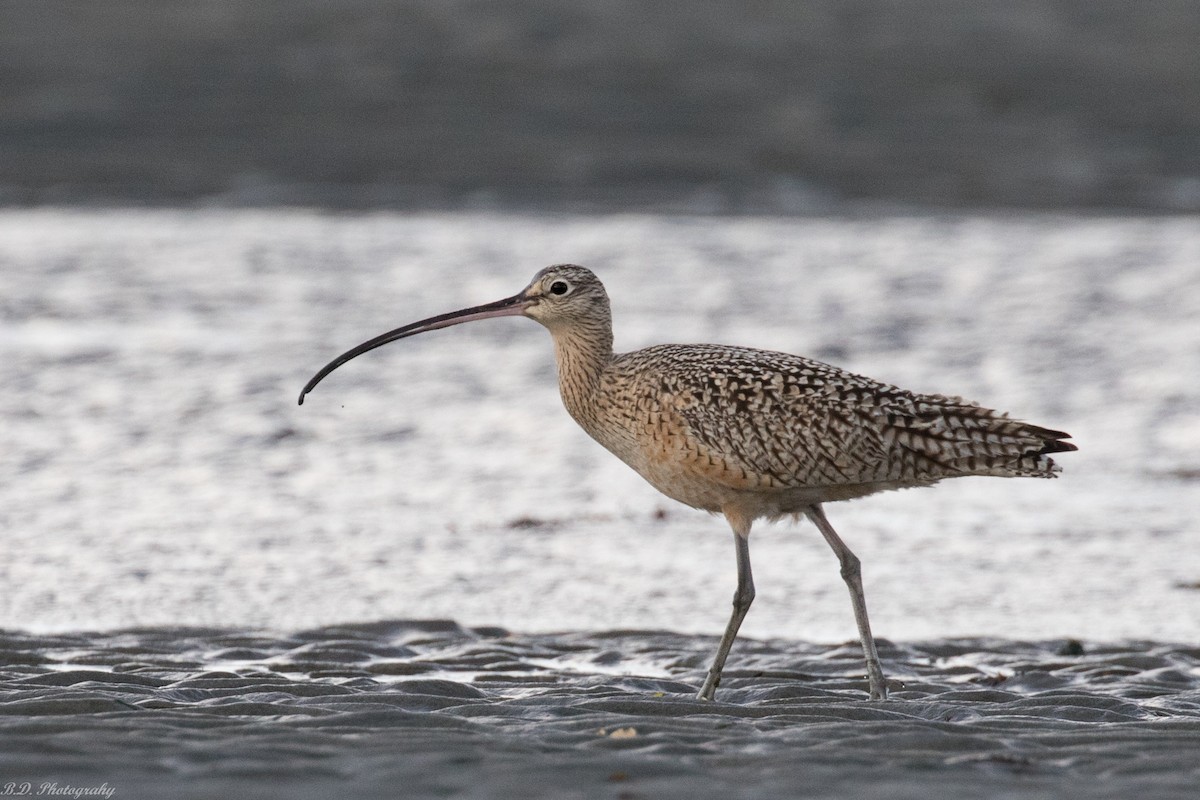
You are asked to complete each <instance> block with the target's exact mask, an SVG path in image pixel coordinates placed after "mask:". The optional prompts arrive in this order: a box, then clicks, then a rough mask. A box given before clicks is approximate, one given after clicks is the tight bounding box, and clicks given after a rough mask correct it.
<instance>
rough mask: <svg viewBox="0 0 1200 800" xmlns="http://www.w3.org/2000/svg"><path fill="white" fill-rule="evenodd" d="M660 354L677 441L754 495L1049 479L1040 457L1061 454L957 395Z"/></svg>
mask: <svg viewBox="0 0 1200 800" xmlns="http://www.w3.org/2000/svg"><path fill="white" fill-rule="evenodd" d="M671 347H672V346H667V348H671ZM663 355H666V356H669V358H666V359H664V363H666V364H669V365H670V366H669V368H664V369H661V370H658V371H657V375H656V377H657V388H656V391H657V392H658V393H659V402H660V403H661V404H663V406H664V407H669V408H671V409H673V410H674V411H675V413H676V414H677V415H678V419H680V420H682V423H683V425H684V426H685V427H686V431H684V432H683V435H684V436H685V437H686V438H689V439H690V440H691V441H693V442H695V443H696V444H697V445H699V446H700V447H702V448H703V449H704V450H705V451H706V452H707V453H708V454H709V456H710V457H712V458H715V459H720V460H722V461H723V462H725V463H726V464H728V465H729V467H730V468H731V470H732V472H733V473H734V474H740V473H745V475H746V479H747V480H748V481H749V484H756V485H758V486H761V487H762V488H796V487H819V486H838V485H846V484H859V483H877V482H899V483H911V484H913V485H919V484H922V483H929V482H932V481H936V480H940V479H941V478H946V477H952V476H956V475H971V474H975V475H988V474H991V475H1046V476H1049V475H1050V474H1051V473H1052V472H1053V471H1054V466H1053V462H1051V461H1050V460H1049V459H1048V458H1046V457H1045V456H1044V454H1045V453H1047V452H1054V451H1056V450H1059V449H1065V448H1071V447H1072V446H1071V445H1069V444H1066V443H1063V442H1060V441H1058V440H1060V439H1061V438H1063V437H1064V436H1065V434H1061V433H1059V432H1057V431H1049V430H1046V429H1044V428H1036V427H1035V426H1030V425H1026V424H1025V423H1021V422H1017V421H1015V420H1010V419H1008V417H1007V416H1005V415H1003V414H999V413H997V412H995V411H992V410H990V409H986V408H982V407H980V406H978V405H976V404H973V403H968V402H966V401H964V400H962V399H960V398H957V397H945V396H942V395H921V394H915V393H912V392H908V391H905V390H903V389H899V388H897V387H895V386H890V385H888V384H884V383H880V382H878V381H874V380H871V379H869V378H864V377H862V376H859V375H855V374H853V373H850V372H847V371H845V370H842V369H839V368H837V367H833V366H831V365H828V364H824V363H822V362H819V361H813V360H811V359H805V358H801V357H799V356H793V355H788V354H785V353H772V352H767V351H759V350H750V349H746V348H734V347H722V346H705V345H696V346H679V347H678V349H677V350H676V351H675V352H673V353H664V354H663ZM1048 443H1049V444H1048ZM1055 445H1057V447H1056V446H1055ZM1047 448H1050V449H1047ZM747 485H748V484H747Z"/></svg>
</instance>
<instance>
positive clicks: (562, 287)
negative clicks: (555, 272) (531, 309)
mask: <svg viewBox="0 0 1200 800" xmlns="http://www.w3.org/2000/svg"><path fill="white" fill-rule="evenodd" d="M569 291H571V286H570V284H568V283H567V282H566V281H555V282H554V283H552V284H550V294H566V293H567V292H569Z"/></svg>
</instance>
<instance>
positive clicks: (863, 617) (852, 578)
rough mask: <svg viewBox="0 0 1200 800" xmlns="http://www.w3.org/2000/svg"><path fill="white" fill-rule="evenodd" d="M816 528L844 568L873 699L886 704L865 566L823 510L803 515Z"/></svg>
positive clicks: (817, 509)
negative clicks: (864, 579)
mask: <svg viewBox="0 0 1200 800" xmlns="http://www.w3.org/2000/svg"><path fill="white" fill-rule="evenodd" d="M804 513H805V515H806V516H807V517H808V518H809V519H811V520H812V521H813V524H814V525H816V526H817V530H819V531H820V532H821V535H822V536H824V537H825V541H827V542H829V546H830V547H832V548H833V552H834V553H836V554H837V557H838V561H840V562H841V564H842V579H843V580H844V581H846V586H847V587H849V589H850V602H851V603H852V604H853V605H854V621H855V622H857V623H858V636H859V638H860V639H862V649H863V655H864V656H866V659H867V681H868V683H869V684H870V690H871V699H872V700H883V699H885V698H886V697H887V683H886V682H885V681H884V678H883V667H882V666H881V665H880V663H879V654H878V653H876V652H875V638H874V637H873V636H871V623H870V621H869V620H868V619H867V598H866V596H865V595H864V594H863V584H862V566H861V562H859V560H858V556H856V555H854V553H852V552H850V548H849V547H846V543H845V542H843V541H842V540H841V538H839V537H838V535H837V533H835V532H834V530H833V528H832V526H830V524H829V520H827V519H825V512H824V511H822V510H821V507H820V506H813V507H812V508H810V509H808V510H807V511H805V512H804Z"/></svg>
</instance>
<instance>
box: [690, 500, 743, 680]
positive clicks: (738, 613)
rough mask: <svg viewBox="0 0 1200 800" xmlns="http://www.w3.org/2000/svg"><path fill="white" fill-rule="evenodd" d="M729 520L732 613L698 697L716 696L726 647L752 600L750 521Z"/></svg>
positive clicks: (727, 653)
mask: <svg viewBox="0 0 1200 800" xmlns="http://www.w3.org/2000/svg"><path fill="white" fill-rule="evenodd" d="M726 516H729V515H726ZM730 523H731V524H732V525H733V539H734V543H735V544H736V545H737V571H738V572H737V591H736V592H734V593H733V614H732V616H730V617H729V624H728V625H726V626H725V635H724V636H722V637H721V645H720V646H719V647H718V648H717V657H716V658H714V659H713V663H712V667H710V668H709V670H708V677H707V678H705V679H704V686H703V688H701V689H700V694H698V695H696V697H698V698H699V699H700V700H712V699H713V697H714V696H715V695H716V693H717V686H718V685H719V684H720V683H721V670H723V669H724V668H725V659H726V658H728V657H729V650H730V649H731V648H732V647H733V640H734V639H735V638H737V632H738V628H740V627H741V626H742V620H744V619H745V618H746V612H747V611H749V610H750V604H751V603H753V602H754V576H753V575H751V574H750V524H749V522H744V523H742V521H741V520H738V521H737V522H735V521H734V519H730ZM739 528H742V529H744V530H739Z"/></svg>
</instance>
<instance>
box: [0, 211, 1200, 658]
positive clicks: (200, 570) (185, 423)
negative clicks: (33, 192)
mask: <svg viewBox="0 0 1200 800" xmlns="http://www.w3.org/2000/svg"><path fill="white" fill-rule="evenodd" d="M563 261H573V262H577V263H582V264H585V265H587V266H590V267H592V268H593V269H594V270H595V271H596V272H597V274H598V275H599V276H600V277H601V278H602V279H603V280H604V281H605V284H606V286H607V287H608V290H609V294H610V296H611V298H612V301H613V306H614V318H615V325H616V339H617V347H618V349H634V348H637V347H641V346H645V345H649V344H654V343H659V342H667V341H678V342H692V341H695V342H699V341H713V342H725V343H736V344H745V345H751V346H758V347H765V348H771V349H778V350H785V351H789V352H795V353H800V354H804V355H808V356H812V357H816V358H821V359H823V360H826V361H830V362H833V363H836V364H838V365H840V366H843V367H846V368H849V369H851V370H853V371H856V372H860V373H863V374H867V375H871V376H872V377H875V378H878V379H881V380H885V381H888V382H890V383H895V384H898V385H901V386H904V387H906V388H911V389H915V390H921V391H932V392H943V393H949V394H960V395H963V396H965V397H967V398H970V399H973V400H977V401H979V402H981V403H983V404H984V405H988V406H991V407H994V408H1000V409H1004V410H1007V411H1009V412H1011V413H1012V415H1013V416H1016V417H1021V418H1024V419H1028V420H1030V421H1032V422H1035V423H1038V424H1041V425H1045V426H1048V427H1054V428H1061V429H1064V430H1067V431H1069V432H1071V433H1072V434H1073V435H1074V437H1075V441H1076V443H1077V444H1078V445H1079V447H1080V451H1079V452H1078V453H1069V454H1064V455H1063V456H1062V457H1061V458H1060V459H1059V462H1060V463H1061V464H1062V465H1063V467H1064V472H1063V475H1062V477H1061V478H1060V479H1059V480H1056V481H1036V480H999V479H992V478H972V479H961V480H955V481H949V482H946V483H944V484H942V485H940V486H938V487H935V488H932V489H922V490H912V491H906V492H897V493H890V494H886V495H877V496H875V497H871V498H867V499H863V500H859V501H855V502H852V503H843V504H834V505H831V506H829V507H827V509H826V511H827V513H828V515H829V517H830V520H831V522H832V524H833V525H834V527H835V528H837V530H838V531H839V532H840V533H841V534H842V536H843V538H844V539H845V540H846V541H847V542H848V543H849V544H850V546H851V547H852V548H853V549H854V550H855V552H856V553H857V554H858V555H859V556H860V557H861V559H862V561H863V565H864V576H865V581H866V589H867V599H868V605H869V607H870V610H871V619H872V623H873V626H874V628H875V631H876V634H877V635H878V636H880V637H882V638H888V639H894V640H919V639H932V638H941V637H949V636H972V635H978V636H995V637H1012V638H1045V637H1061V636H1071V637H1079V638H1083V639H1088V640H1124V639H1155V640H1173V641H1185V642H1187V641H1192V642H1194V641H1195V640H1196V639H1197V638H1200V588H1198V587H1200V536H1198V534H1200V521H1198V519H1200V517H1198V515H1197V510H1198V505H1200V504H1198V500H1200V218H1197V217H1178V218H1170V217H1168V218H1138V217H1129V218H1123V217H1094V218H1093V217H1081V216H1066V215H1054V216H1043V215H1005V216H986V215H985V216H951V217H940V216H877V217H861V218H828V219H826V218H802V219H785V218H744V217H743V218H719V217H716V218H714V217H655V216H621V215H616V216H594V217H593V216H536V215H517V214H501V213H425V214H399V213H378V214H353V215H349V214H345V215H333V214H325V213H319V212H313V211H304V210H278V211H263V210H257V211H236V210H218V209H213V210H152V211H147V210H76V209H39V210H8V211H4V212H0V353H2V354H3V358H0V418H2V419H3V425H2V426H0V585H2V586H3V591H0V627H9V628H19V629H27V630H35V631H48V630H67V629H69V630H80V629H107V628H117V627H127V626H147V625H150V626H179V625H222V626H225V625H228V626H243V627H257V628H272V629H295V628H298V627H307V626H315V625H328V624H335V623H348V622H354V623H364V622H370V621H372V620H386V619H424V618H449V619H453V620H456V621H458V622H460V623H463V624H470V625H499V626H504V627H507V628H510V629H513V630H520V631H529V632H537V631H552V630H564V631H598V630H608V629H629V628H636V629H658V628H661V629H669V630H672V631H677V632H682V633H712V634H716V633H719V632H720V631H721V629H722V628H723V626H724V623H725V620H726V618H727V615H728V605H729V599H730V596H731V595H732V591H733V587H734V553H733V546H732V535H731V534H730V532H729V530H728V527H727V526H726V524H725V522H724V521H723V520H722V519H720V518H715V517H710V516H708V515H705V514H703V513H700V512H696V511H692V510H690V509H687V508H684V507H682V506H678V505H677V504H674V503H673V502H672V501H670V500H667V499H666V498H664V497H661V496H659V495H658V494H657V493H656V492H655V491H654V490H653V489H652V488H650V487H649V486H648V485H646V484H645V483H643V482H642V480H641V479H640V478H639V477H638V476H637V475H635V474H634V473H632V472H631V471H630V470H628V468H626V467H625V466H624V465H623V464H621V463H620V462H618V461H617V460H616V459H615V458H613V457H612V456H610V455H609V454H608V453H606V452H605V451H604V450H602V449H601V448H600V447H599V446H598V445H596V444H595V443H593V442H592V441H591V440H590V439H588V438H587V436H586V435H585V434H583V433H582V432H581V431H580V430H578V429H577V428H576V427H575V425H574V423H573V422H572V421H571V419H570V418H569V417H568V416H567V414H566V413H565V412H564V411H563V410H562V408H561V406H560V403H559V399H558V395H557V388H556V385H555V371H554V363H553V351H552V348H551V345H550V340H549V337H548V335H547V334H546V332H545V331H544V330H542V329H541V328H540V327H539V326H538V325H537V324H535V323H533V322H531V321H529V320H522V319H501V320H490V321H487V322H481V323H476V324H472V325H467V326H463V327H457V328H452V329H449V330H443V331H438V332H435V333H431V334H427V335H424V336H421V337H418V338H415V339H410V340H405V341H404V342H399V343H396V344H393V345H389V346H388V347H386V348H382V349H380V350H376V351H374V352H372V353H370V354H368V355H366V356H363V357H360V358H359V359H357V360H355V361H354V362H352V363H350V364H348V365H346V366H344V367H342V368H341V369H339V370H338V371H336V372H335V373H333V374H332V375H331V376H330V377H328V378H327V379H326V380H325V381H324V382H323V383H322V384H321V385H320V386H319V387H318V388H317V389H316V391H315V392H314V393H313V394H312V395H310V396H309V398H308V399H307V400H306V402H305V405H304V406H302V407H298V406H297V405H296V397H297V394H298V392H299V390H300V388H301V386H303V385H304V383H305V381H307V380H308V378H309V377H310V376H311V375H312V374H313V373H314V372H315V371H316V370H317V369H318V368H319V367H321V366H322V365H324V364H325V363H326V362H327V361H329V360H330V359H331V358H333V357H334V356H336V355H337V354H339V353H341V352H342V351H344V350H346V349H348V348H349V347H351V346H353V345H355V344H358V343H359V342H361V341H363V340H365V339H367V338H370V337H372V336H374V335H376V334H378V333H381V332H383V331H386V330H389V329H391V328H393V327H396V326H397V325H400V324H403V323H405V322H409V321H413V320H416V319H420V318H423V317H427V316H430V315H433V314H436V313H440V312H443V311H448V310H452V309H455V308H459V307H463V306H467V305H474V304H477V303H481V302H486V301H490V300H494V299H498V298H500V297H503V296H507V295H509V294H512V293H514V292H516V291H518V290H519V289H521V288H522V287H523V286H524V285H525V283H526V282H527V281H528V279H529V277H530V276H531V275H532V274H533V273H534V272H535V271H536V270H537V269H539V268H540V267H542V266H545V265H546V264H549V263H556V262H563ZM751 555H752V560H753V563H754V567H755V578H756V584H757V587H758V598H757V600H756V602H755V605H754V608H753V609H752V610H751V612H750V615H749V617H748V619H747V621H746V624H745V627H744V628H743V632H744V635H745V636H747V637H788V638H792V639H802V640H813V641H842V640H850V639H853V638H855V635H854V623H853V618H852V615H851V612H850V604H849V601H848V598H847V595H846V591H845V588H844V586H843V585H842V583H841V579H840V578H839V576H838V568H837V563H836V561H835V559H834V558H833V556H832V554H831V553H830V552H829V550H828V548H827V547H826V545H825V544H824V542H823V541H822V540H821V538H820V536H818V535H817V534H816V532H815V531H814V530H813V529H812V528H811V527H810V526H809V525H808V524H807V523H778V524H773V525H767V524H761V523H760V524H759V526H758V527H757V528H756V529H755V533H754V535H753V536H752V539H751Z"/></svg>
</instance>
